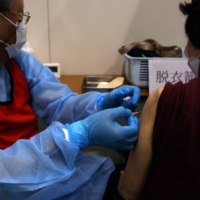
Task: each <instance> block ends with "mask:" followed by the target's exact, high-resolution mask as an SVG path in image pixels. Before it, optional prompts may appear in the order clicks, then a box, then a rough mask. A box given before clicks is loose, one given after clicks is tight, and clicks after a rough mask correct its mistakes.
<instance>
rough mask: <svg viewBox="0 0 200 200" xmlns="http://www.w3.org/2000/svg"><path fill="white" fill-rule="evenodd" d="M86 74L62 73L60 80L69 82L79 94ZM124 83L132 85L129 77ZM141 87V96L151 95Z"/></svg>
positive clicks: (72, 88)
mask: <svg viewBox="0 0 200 200" xmlns="http://www.w3.org/2000/svg"><path fill="white" fill-rule="evenodd" d="M84 77H85V76H84V75H61V77H60V78H59V80H60V81H61V83H63V84H67V85H68V86H69V87H70V89H71V90H72V91H73V92H76V93H78V94H81V93H82V83H83V79H84ZM124 85H130V83H128V81H127V79H126V78H125V79H124ZM140 89H141V95H140V96H141V97H147V96H148V95H149V91H148V88H140Z"/></svg>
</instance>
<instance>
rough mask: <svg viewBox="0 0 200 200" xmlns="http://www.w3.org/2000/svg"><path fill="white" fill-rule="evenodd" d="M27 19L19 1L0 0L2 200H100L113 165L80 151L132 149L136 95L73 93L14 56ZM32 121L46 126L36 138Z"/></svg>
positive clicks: (124, 90) (126, 89) (131, 91)
mask: <svg viewBox="0 0 200 200" xmlns="http://www.w3.org/2000/svg"><path fill="white" fill-rule="evenodd" d="M29 18H30V15H29V13H24V11H23V0H1V1H0V44H1V45H0V66H1V67H0V119H1V120H0V148H1V149H4V150H0V183H1V184H0V198H3V199H26V198H28V199H57V198H61V199H87V200H88V199H96V200H97V199H102V196H103V193H104V191H105V187H106V184H107V181H108V178H109V175H110V173H111V172H112V171H113V169H114V167H113V163H112V162H111V160H110V159H109V158H104V157H99V156H95V155H83V154H82V153H81V151H80V149H83V148H86V147H88V146H90V145H100V146H105V147H108V148H113V149H118V150H130V149H133V148H134V147H135V143H136V141H137V133H138V121H137V118H135V117H133V116H131V110H132V111H134V110H135V108H136V105H137V103H138V101H139V96H140V91H139V89H138V88H137V87H134V86H123V87H120V88H119V89H115V90H113V91H112V92H111V93H106V94H102V93H96V92H91V93H86V94H83V95H77V94H76V93H73V92H72V91H71V90H70V89H69V87H67V86H66V85H63V84H61V83H60V82H59V80H58V79H57V78H56V77H55V76H54V75H53V74H52V72H51V71H50V70H49V69H48V68H46V67H43V65H42V64H41V63H40V62H39V61H37V60H36V59H35V58H34V57H32V56H31V55H29V54H27V53H25V52H23V51H20V50H21V48H22V46H23V45H24V44H25V42H26V23H27V22H28V20H29ZM127 96H130V97H131V98H130V99H129V100H128V101H123V98H125V97H127ZM36 115H37V116H39V117H40V118H42V119H43V120H44V121H45V122H46V123H47V124H49V125H50V126H49V127H48V128H47V129H46V130H45V131H43V132H41V133H40V134H38V132H39V131H38V127H37V120H36ZM118 118H126V119H127V124H128V125H127V126H120V125H119V124H118V123H116V119H118ZM36 134H37V135H36ZM30 138H31V139H30Z"/></svg>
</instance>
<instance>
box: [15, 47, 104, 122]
mask: <svg viewBox="0 0 200 200" xmlns="http://www.w3.org/2000/svg"><path fill="white" fill-rule="evenodd" d="M14 59H15V61H16V62H17V63H18V64H19V66H20V67H21V69H22V71H23V73H24V75H25V78H26V81H27V83H28V87H29V91H30V95H31V106H32V109H33V110H34V112H35V113H36V114H37V115H38V116H39V117H40V118H41V119H43V120H44V122H45V123H47V124H48V125H49V124H51V123H52V122H55V121H59V122H61V123H63V124H66V123H72V122H74V121H77V120H81V119H84V118H85V117H87V116H89V115H91V114H93V113H94V112H96V110H95V104H96V102H97V99H98V98H99V97H100V96H101V95H103V94H102V93H98V92H88V93H85V94H82V95H78V94H76V93H74V92H72V91H71V89H70V88H69V87H68V86H67V85H66V84H62V83H60V81H59V80H58V79H57V78H56V77H55V75H54V74H53V73H52V72H51V70H50V69H48V68H47V67H44V66H43V65H42V64H41V63H40V62H39V61H38V60H36V59H35V58H34V57H33V56H31V55H29V54H28V53H26V52H24V51H20V53H19V55H18V56H17V57H15V58H14Z"/></svg>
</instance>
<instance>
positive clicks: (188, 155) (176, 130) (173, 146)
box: [141, 78, 200, 200]
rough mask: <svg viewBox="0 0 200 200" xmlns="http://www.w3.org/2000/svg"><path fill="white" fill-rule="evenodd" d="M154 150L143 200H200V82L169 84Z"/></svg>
mask: <svg viewBox="0 0 200 200" xmlns="http://www.w3.org/2000/svg"><path fill="white" fill-rule="evenodd" d="M153 150H154V157H153V160H152V165H151V167H150V171H149V175H148V178H147V182H146V185H145V188H144V191H143V193H142V196H141V199H145V200H146V199H159V200H160V199H162V200H164V199H170V200H172V199H181V200H183V199H200V78H198V79H193V80H191V81H190V82H189V83H187V84H182V83H181V82H179V83H177V84H175V85H172V84H171V83H167V84H166V86H165V88H164V90H163V92H162V94H161V96H160V99H159V102H158V106H157V114H156V120H155V124H154V132H153Z"/></svg>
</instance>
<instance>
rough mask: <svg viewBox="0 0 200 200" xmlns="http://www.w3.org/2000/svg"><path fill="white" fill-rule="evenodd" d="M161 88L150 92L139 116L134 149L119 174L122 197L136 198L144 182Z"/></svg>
mask: <svg viewBox="0 0 200 200" xmlns="http://www.w3.org/2000/svg"><path fill="white" fill-rule="evenodd" d="M162 90H163V88H160V89H157V90H155V91H154V92H152V93H151V94H150V96H149V98H148V99H147V101H146V103H145V105H144V108H143V111H142V115H141V117H140V130H139V138H138V143H137V146H136V149H135V150H133V151H131V152H130V155H129V159H128V162H127V165H126V169H125V171H124V172H122V174H121V178H120V181H119V185H118V190H119V192H120V194H121V195H122V196H123V198H124V199H137V198H138V197H139V196H140V194H141V191H142V189H143V186H144V184H145V180H146V175H147V173H148V169H149V166H150V163H151V159H152V155H153V152H152V137H153V127H154V121H155V116H156V109H157V104H158V100H159V97H160V94H161V93H162Z"/></svg>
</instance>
